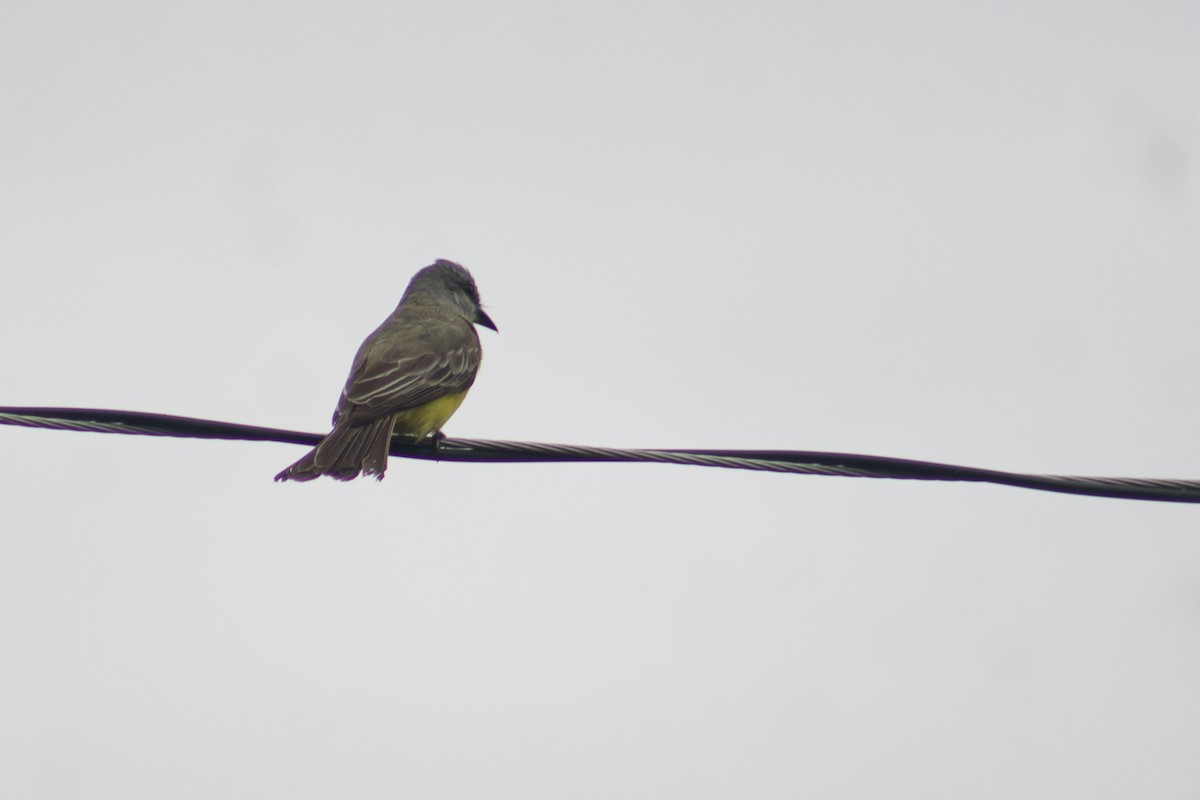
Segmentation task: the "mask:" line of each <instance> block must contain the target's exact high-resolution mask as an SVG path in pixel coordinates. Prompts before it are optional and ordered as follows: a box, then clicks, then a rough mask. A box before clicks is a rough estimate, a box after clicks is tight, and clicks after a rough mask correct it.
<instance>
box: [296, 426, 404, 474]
mask: <svg viewBox="0 0 1200 800" xmlns="http://www.w3.org/2000/svg"><path fill="white" fill-rule="evenodd" d="M394 423H395V418H394V417H392V416H391V415H389V416H386V417H381V418H379V419H377V420H375V421H373V422H368V423H366V424H365V425H354V426H351V425H346V426H342V427H339V426H337V425H335V426H334V428H333V430H332V431H330V432H329V435H328V436H326V437H325V438H324V439H322V440H321V442H320V444H318V445H317V446H316V447H314V448H313V449H312V450H310V451H309V452H308V453H307V454H305V456H304V457H303V458H301V459H300V460H299V461H297V462H296V463H295V464H292V465H291V466H290V467H288V468H287V469H285V470H284V471H283V472H281V473H279V474H278V475H276V476H275V480H277V481H311V480H313V479H314V478H319V477H321V476H322V475H328V476H329V477H331V478H333V479H335V480H339V481H350V480H354V479H355V478H357V477H358V474H359V473H360V472H361V473H362V474H363V475H374V476H375V477H376V478H377V479H378V480H383V473H384V472H386V471H387V460H388V450H389V449H390V447H391V443H392V425H393V424H394Z"/></svg>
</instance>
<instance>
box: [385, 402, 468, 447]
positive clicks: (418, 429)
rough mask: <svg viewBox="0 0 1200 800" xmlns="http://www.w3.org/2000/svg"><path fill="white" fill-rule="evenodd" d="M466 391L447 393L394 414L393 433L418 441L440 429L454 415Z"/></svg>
mask: <svg viewBox="0 0 1200 800" xmlns="http://www.w3.org/2000/svg"><path fill="white" fill-rule="evenodd" d="M466 396H467V393H466V392H459V393H458V394H448V395H446V396H445V397H439V398H438V399H437V400H430V401H429V402H428V403H426V404H425V405H423V406H417V407H416V408H410V409H407V410H405V411H401V412H400V413H398V414H397V415H396V424H395V427H394V428H392V432H393V433H394V434H398V435H400V436H411V437H413V438H414V439H417V440H418V441H419V440H421V439H424V438H425V437H426V436H428V435H429V434H431V433H434V432H435V431H440V430H441V429H442V426H443V425H445V424H446V420H448V419H450V418H451V417H452V416H454V412H455V411H458V407H459V406H461V405H462V401H463V398H464V397H466Z"/></svg>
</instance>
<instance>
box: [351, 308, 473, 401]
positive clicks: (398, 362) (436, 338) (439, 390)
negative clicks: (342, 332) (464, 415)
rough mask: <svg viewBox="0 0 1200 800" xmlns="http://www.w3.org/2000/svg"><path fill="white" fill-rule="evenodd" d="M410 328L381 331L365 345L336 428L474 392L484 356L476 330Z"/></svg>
mask: <svg viewBox="0 0 1200 800" xmlns="http://www.w3.org/2000/svg"><path fill="white" fill-rule="evenodd" d="M407 328H409V326H405V329H394V328H393V329H388V328H387V327H386V326H385V327H381V328H380V329H379V330H377V331H376V332H375V333H373V334H371V336H369V337H367V340H366V341H365V342H363V345H362V347H361V348H359V351H358V355H357V356H356V357H355V359H354V366H353V368H352V369H351V371H350V377H349V379H347V381H346V388H345V389H344V390H343V391H342V397H341V399H340V400H339V402H338V409H337V412H336V413H335V414H334V422H335V424H336V423H337V422H338V421H339V420H340V421H342V422H348V423H349V424H351V425H361V424H363V423H366V422H369V421H371V420H374V419H378V418H379V417H381V416H384V415H385V414H395V413H397V412H400V411H404V410H406V409H410V408H416V407H418V406H422V405H424V404H425V403H428V402H430V401H431V400H436V399H438V398H439V397H443V396H445V395H448V394H457V393H459V392H465V391H466V390H467V389H469V388H471V384H473V383H474V382H475V374H476V373H477V372H478V371H479V361H480V357H481V350H480V347H479V337H478V335H476V333H475V329H474V327H473V326H471V325H470V324H469V323H464V324H461V325H458V324H456V325H450V324H441V325H433V326H429V325H425V326H422V327H421V328H420V329H418V330H413V329H407Z"/></svg>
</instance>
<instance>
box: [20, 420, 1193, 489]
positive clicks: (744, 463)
mask: <svg viewBox="0 0 1200 800" xmlns="http://www.w3.org/2000/svg"><path fill="white" fill-rule="evenodd" d="M0 425H19V426H23V427H28V428H49V429H53V430H66V431H83V432H90V433H124V434H136V435H142V436H175V437H183V438H192V439H232V440H241V441H256V442H285V443H290V444H302V445H308V446H310V447H311V446H313V445H315V444H316V443H317V442H319V441H320V440H321V438H322V436H321V435H320V434H316V433H302V432H300V431H288V430H282V429H279V428H262V427H258V426H254V425H239V424H236V423H231V422H217V421H215V420H206V419H194V418H191V417H177V416H171V415H168V414H148V413H144V412H139V411H112V410H105V409H94V408H13V407H8V408H5V407H0ZM390 454H391V455H393V456H399V457H403V458H419V459H426V460H434V461H475V462H505V463H515V462H553V463H561V462H601V461H609V462H649V463H657V464H690V465H693V466H703V467H724V468H727V469H749V470H756V471H761V472H788V473H795V474H799V475H825V476H831V477H843V478H896V479H903V480H924V481H965V482H972V483H993V484H999V485H1002V486H1016V487H1020V488H1023V489H1036V490H1039V491H1045V492H1063V493H1067V494H1084V495H1093V496H1096V497H1113V498H1122V499H1126V500H1154V501H1160V502H1172V503H1200V481H1194V480H1174V479H1169V478H1102V477H1083V476H1072V475H1031V474H1025V473H1019V472H1002V471H999V470H991V469H979V468H976V467H961V466H955V465H953V464H937V463H933V462H929V461H912V460H910V459H903V458H888V457H885V456H866V455H855V454H852V453H825V452H815V451H806V450H675V449H670V450H629V449H616V448H610V447H586V446H575V445H559V444H538V443H534V442H503V441H488V440H483V439H449V438H447V439H441V440H440V441H439V442H437V443H436V444H434V443H432V442H422V443H419V444H414V443H411V442H405V441H403V440H402V439H399V438H397V439H393V440H392V446H391V451H390Z"/></svg>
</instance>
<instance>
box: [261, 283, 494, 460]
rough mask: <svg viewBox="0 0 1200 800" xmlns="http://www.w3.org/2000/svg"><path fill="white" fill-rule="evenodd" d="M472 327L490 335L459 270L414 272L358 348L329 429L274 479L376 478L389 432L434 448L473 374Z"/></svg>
mask: <svg viewBox="0 0 1200 800" xmlns="http://www.w3.org/2000/svg"><path fill="white" fill-rule="evenodd" d="M476 325H482V326H483V327H485V328H491V329H492V330H493V331H497V328H496V323H494V322H493V321H492V318H491V317H489V316H488V315H487V312H485V311H484V310H483V308H482V306H481V305H480V302H479V289H478V288H476V286H475V279H474V278H473V277H471V273H470V272H468V271H467V269H466V267H464V266H462V265H461V264H457V263H455V262H453V261H447V260H445V259H438V260H437V261H435V262H434V263H433V264H431V265H429V266H428V267H425V268H424V269H421V270H419V271H418V272H417V273H416V274H415V275H413V277H412V280H410V281H409V284H408V288H407V289H405V290H404V295H403V296H402V297H401V298H400V303H399V305H397V306H396V310H395V311H393V312H392V313H391V315H390V316H389V317H388V318H387V319H386V320H384V321H383V324H382V325H380V326H379V327H378V328H376V329H375V330H374V331H373V332H372V333H371V334H370V335H369V336H368V337H367V338H366V339H365V340H363V343H362V345H361V346H360V347H359V348H358V353H357V354H356V355H355V356H354V364H353V366H351V368H350V376H349V377H348V378H347V379H346V385H345V388H343V389H342V395H341V397H340V398H339V399H338V404H337V410H336V411H334V412H333V429H332V430H331V431H330V432H329V433H328V434H327V435H326V436H325V438H323V439H322V440H321V441H320V442H319V443H318V444H317V446H316V447H314V448H313V449H312V450H311V451H309V452H308V453H307V454H305V455H304V457H303V458H301V459H300V460H299V461H297V462H296V463H294V464H292V465H291V466H289V467H288V468H287V469H285V470H283V471H282V472H280V473H279V474H278V475H276V476H275V480H276V481H311V480H313V479H315V478H319V477H320V476H322V475H328V476H329V477H331V478H333V479H335V480H339V481H349V480H353V479H354V478H357V477H358V476H359V475H360V474H361V475H363V476H373V477H375V478H376V479H377V480H383V476H384V473H385V472H386V471H387V460H388V451H389V450H390V449H391V441H392V435H393V434H396V435H401V436H405V437H407V438H409V439H411V440H412V441H414V442H420V441H422V440H424V439H425V438H426V437H427V436H429V435H431V434H432V435H433V436H434V437H435V439H434V441H435V442H436V441H437V437H440V436H441V435H442V434H441V429H442V426H443V425H445V424H446V421H447V420H449V419H450V417H451V416H452V415H453V414H454V412H455V411H457V410H458V407H459V405H461V404H462V401H463V399H464V398H465V397H466V396H467V390H468V389H470V388H471V385H472V384H473V383H474V382H475V375H476V373H478V371H479V362H480V360H481V358H482V355H483V350H482V348H481V347H480V344H479V334H478V333H476V331H475V326H476ZM497 332H498V331H497Z"/></svg>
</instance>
